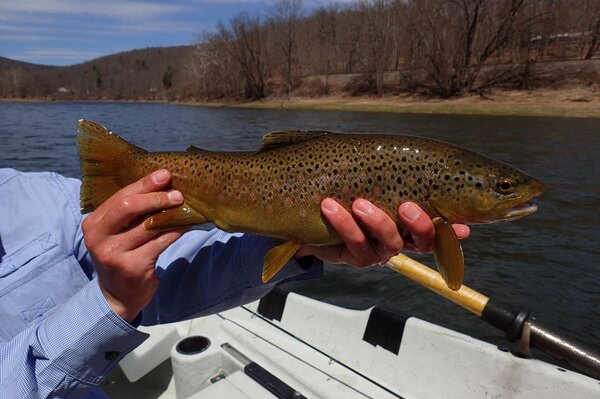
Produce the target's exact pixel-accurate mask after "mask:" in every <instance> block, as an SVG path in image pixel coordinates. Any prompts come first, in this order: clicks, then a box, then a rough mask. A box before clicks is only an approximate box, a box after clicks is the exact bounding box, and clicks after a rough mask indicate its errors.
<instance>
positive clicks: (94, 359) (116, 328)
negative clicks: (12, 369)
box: [38, 279, 149, 385]
mask: <svg viewBox="0 0 600 399" xmlns="http://www.w3.org/2000/svg"><path fill="white" fill-rule="evenodd" d="M148 336H149V335H148V334H145V333H142V332H141V331H138V330H136V329H135V328H134V327H133V326H131V325H130V324H128V323H127V322H126V321H124V320H123V319H122V318H121V317H119V316H118V315H117V314H116V313H114V312H113V311H112V309H111V308H110V306H109V305H108V303H107V302H106V299H105V298H104V295H102V291H101V290H100V286H99V285H98V280H97V279H94V280H92V281H91V282H90V283H89V284H87V285H86V286H85V287H83V288H82V289H81V290H80V291H79V292H78V293H77V294H76V295H74V296H73V297H72V298H71V299H69V301H68V302H66V303H65V304H64V305H63V306H61V307H59V308H57V309H56V311H55V312H53V313H52V314H51V315H50V316H48V318H46V320H44V322H43V323H42V324H41V325H40V328H39V330H38V339H39V342H40V345H41V347H42V350H43V353H44V357H46V358H47V359H48V361H49V362H50V364H52V365H53V366H55V367H57V368H59V369H61V370H62V371H63V372H65V373H68V374H69V375H71V376H73V377H74V378H77V379H79V380H81V381H85V382H87V383H89V384H94V385H97V384H99V383H100V382H101V381H102V380H103V379H104V378H105V376H106V373H108V372H109V371H110V370H111V369H112V368H113V367H114V366H115V365H116V364H117V363H118V362H119V361H120V360H121V359H122V358H123V357H125V355H127V354H128V353H129V352H131V351H132V350H133V349H134V348H136V347H137V346H139V345H140V344H141V343H142V342H144V341H145V340H146V339H147V338H148Z"/></svg>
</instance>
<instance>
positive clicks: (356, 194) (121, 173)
mask: <svg viewBox="0 0 600 399" xmlns="http://www.w3.org/2000/svg"><path fill="white" fill-rule="evenodd" d="M78 131H79V134H78V137H77V140H78V144H79V154H80V158H81V166H82V172H83V184H82V186H81V211H82V213H85V212H90V211H93V210H94V209H96V208H97V207H98V206H99V205H100V204H101V203H102V202H103V201H104V200H106V199H107V198H108V197H110V196H111V195H112V194H114V193H115V192H116V191H118V190H119V189H121V188H122V187H124V186H126V185H128V184H130V183H132V182H134V181H136V180H138V179H139V178H141V177H142V176H145V175H146V174H148V173H150V172H151V171H154V170H157V169H160V168H165V169H168V170H169V171H170V172H171V174H172V182H171V187H172V188H174V189H177V190H179V191H181V192H182V193H183V196H184V199H185V203H184V204H183V205H182V206H180V207H177V208H173V209H169V210H165V211H162V212H160V213H158V214H155V215H151V216H149V217H148V218H147V219H146V220H145V222H144V224H145V227H146V228H147V229H161V230H162V229H168V228H173V227H180V226H190V225H197V224H203V223H207V222H213V223H214V224H215V225H216V226H217V227H219V228H221V229H223V230H226V231H230V232H245V233H253V234H260V235H265V236H270V237H274V238H277V239H280V240H281V241H282V244H281V245H279V246H277V247H275V248H273V249H272V250H271V251H270V252H269V253H268V254H267V255H266V257H265V263H264V268H263V281H264V282H266V281H268V280H270V279H271V278H272V277H273V276H274V275H275V273H277V271H279V270H280V269H281V267H283V265H284V264H285V263H286V262H287V261H288V260H289V259H290V258H291V257H292V256H293V255H294V253H295V252H296V251H297V250H298V248H299V247H300V246H301V245H303V244H313V245H331V244H338V243H341V242H342V241H341V239H340V237H339V236H338V235H337V234H336V232H335V231H334V230H333V229H332V228H330V226H329V225H328V224H327V222H326V220H325V219H324V217H323V215H322V214H321V210H320V203H321V201H322V200H323V199H324V198H326V197H332V198H334V199H336V200H337V201H338V202H339V203H340V204H341V205H342V206H344V207H345V208H346V209H349V210H350V209H351V204H352V202H353V201H354V200H355V199H356V198H365V199H368V200H369V201H371V202H372V203H374V204H375V205H376V206H378V207H379V208H381V209H383V210H384V211H385V212H386V213H387V214H388V215H389V216H390V217H391V218H392V219H393V220H395V221H396V223H398V224H399V219H398V214H397V209H398V206H399V205H400V204H401V203H402V202H405V201H413V202H415V203H417V204H418V205H419V206H420V207H421V208H423V210H424V211H425V212H427V214H428V215H429V216H430V217H431V218H432V219H433V221H434V225H435V228H436V238H435V241H434V256H435V260H436V264H437V267H438V270H439V271H440V273H441V274H442V276H443V277H444V279H445V281H446V283H447V285H448V287H450V288H451V289H453V290H458V289H459V288H460V286H461V284H462V281H463V274H464V270H463V269H464V260H463V254H462V249H461V246H460V243H459V242H458V239H457V237H456V235H455V233H454V230H453V229H452V226H451V224H452V223H466V224H478V223H493V222H501V221H509V220H515V219H519V218H521V217H523V216H526V215H529V214H531V213H533V212H535V211H536V210H537V205H536V204H535V203H533V202H531V201H530V200H531V199H533V198H534V197H537V196H538V195H540V194H541V193H543V192H544V191H545V189H546V188H545V186H544V184H543V183H542V182H541V181H539V180H537V179H535V178H533V177H531V176H528V175H526V174H524V173H522V172H520V171H519V170H516V169H515V168H512V167H511V166H509V165H506V164H504V163H501V162H499V161H496V160H493V159H490V158H487V157H485V156H482V155H480V154H477V153H475V152H473V151H469V150H467V149H464V148H461V147H458V146H455V145H451V144H447V143H443V142H440V141H436V140H431V139H426V138H421V137H412V136H400V135H370V134H369V135H365V134H338V133H331V132H324V131H289V132H273V133H269V134H266V135H265V136H264V137H263V141H264V143H263V147H262V148H261V149H260V150H258V151H256V152H212V151H206V150H202V149H200V148H196V147H189V148H188V149H187V151H185V152H148V151H145V150H143V149H141V148H139V147H136V146H134V145H132V144H129V143H128V142H127V141H125V140H123V139H121V138H120V137H118V136H117V135H115V134H113V133H112V132H110V131H109V130H108V129H106V128H105V127H103V126H101V125H98V124H96V123H94V122H90V121H86V120H80V121H79V124H78Z"/></svg>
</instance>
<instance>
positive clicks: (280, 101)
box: [180, 86, 600, 118]
mask: <svg viewBox="0 0 600 399" xmlns="http://www.w3.org/2000/svg"><path fill="white" fill-rule="evenodd" d="M180 104H192V105H199V106H214V107H239V108H259V109H260V108H269V109H277V108H279V109H290V110H291V109H302V110H334V111H366V112H400V113H420V114H466V115H506V116H508V115H512V116H516V115H520V116H539V117H577V118H600V86H598V87H596V86H589V87H573V88H561V89H536V90H531V91H526V90H495V91H493V92H490V93H489V94H488V95H486V96H484V97H482V96H479V95H469V96H466V97H462V98H456V99H449V100H442V99H428V98H425V97H422V96H418V95H399V96H384V97H381V98H379V97H371V96H356V97H352V96H342V95H337V96H324V97H314V98H302V97H291V98H281V97H269V98H267V99H265V100H262V101H254V102H232V101H228V102H180Z"/></svg>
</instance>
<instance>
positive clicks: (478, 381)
mask: <svg viewBox="0 0 600 399" xmlns="http://www.w3.org/2000/svg"><path fill="white" fill-rule="evenodd" d="M144 330H145V331H147V332H149V333H150V334H151V336H150V338H149V339H148V340H147V341H146V342H145V343H144V344H143V345H141V346H140V347H138V348H137V349H136V350H135V351H133V352H132V353H130V354H129V355H128V356H127V357H126V358H125V359H123V361H122V362H121V363H120V367H121V370H122V372H123V373H124V375H125V376H126V377H127V379H128V380H129V381H131V382H133V383H132V384H129V383H120V384H119V383H117V384H114V385H113V386H109V387H107V392H109V394H110V395H111V397H113V398H120V397H132V395H133V394H135V396H136V397H143V398H146V397H153V398H162V399H171V398H173V399H175V398H177V399H182V398H196V399H200V398H202V399H205V398H211V399H212V398H215V399H216V398H219V399H221V398H227V399H238V398H239V399H241V398H296V399H299V398H304V397H305V398H423V399H424V398H435V399H439V398H478V399H479V398H532V399H533V398H536V399H537V398H542V397H543V398H544V399H551V398H580V399H584V398H590V399H591V398H596V399H597V398H600V381H599V380H596V379H594V378H591V377H587V376H585V375H582V374H579V373H577V372H574V371H569V370H566V369H564V368H561V367H557V366H556V365H553V364H550V363H546V362H543V361H540V360H535V359H525V358H522V357H518V356H515V355H514V354H512V353H510V352H508V351H506V350H502V349H499V348H498V347H497V346H495V345H492V344H489V343H486V342H482V341H480V340H477V339H474V338H472V337H469V336H467V335H464V334H461V333H458V332H455V331H452V330H449V329H447V328H444V327H440V326H438V325H435V324H432V323H429V322H426V321H423V320H420V319H417V318H414V317H404V316H401V315H398V314H394V313H391V312H389V311H385V310H381V309H379V308H377V307H375V308H371V309H368V310H350V309H345V308H340V307H337V306H333V305H329V304H326V303H323V302H320V301H317V300H313V299H309V298H307V297H304V296H301V295H298V294H294V293H289V294H288V293H286V292H283V291H279V290H276V291H274V292H273V293H271V294H269V295H268V296H266V297H265V298H263V299H262V300H260V301H257V302H254V303H251V304H249V305H246V306H241V307H238V308H235V309H232V310H229V311H226V312H222V313H219V314H215V315H211V316H207V317H202V318H198V319H194V320H189V321H186V322H180V323H175V324H169V325H161V326H156V327H151V328H144ZM169 359H170V363H171V367H169ZM155 368H156V369H157V370H159V369H160V370H162V371H160V372H159V373H158V374H157V371H156V370H154V371H153V369H155Z"/></svg>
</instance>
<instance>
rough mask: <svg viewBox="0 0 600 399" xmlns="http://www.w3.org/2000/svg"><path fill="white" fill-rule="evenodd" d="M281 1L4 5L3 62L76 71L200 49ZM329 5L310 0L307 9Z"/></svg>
mask: <svg viewBox="0 0 600 399" xmlns="http://www.w3.org/2000/svg"><path fill="white" fill-rule="evenodd" d="M275 1H276V0H181V1H165V0H162V1H160V0H131V1H130V0H122V1H120V0H0V56H3V57H8V58H12V59H16V60H20V61H26V62H31V63H36V64H46V65H71V64H77V63H80V62H83V61H87V60H91V59H94V58H97V57H100V56H103V55H108V54H113V53H117V52H121V51H127V50H132V49H137V48H144V47H154V46H173V45H182V44H192V43H194V42H195V41H196V40H197V38H198V37H199V35H200V34H201V33H202V32H203V31H206V30H211V29H214V28H215V26H216V24H217V22H218V21H219V20H221V21H223V22H225V23H226V22H227V21H228V20H229V18H231V17H233V16H234V15H236V14H238V13H239V12H240V11H247V12H249V13H250V14H251V15H253V14H255V13H257V12H258V13H260V15H262V16H264V15H266V14H267V13H268V12H270V11H271V10H272V9H273V7H274V4H275ZM326 3H329V2H328V1H323V2H319V1H316V0H305V1H304V3H303V6H304V9H305V10H309V9H310V8H312V7H314V6H315V5H317V4H326Z"/></svg>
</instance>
